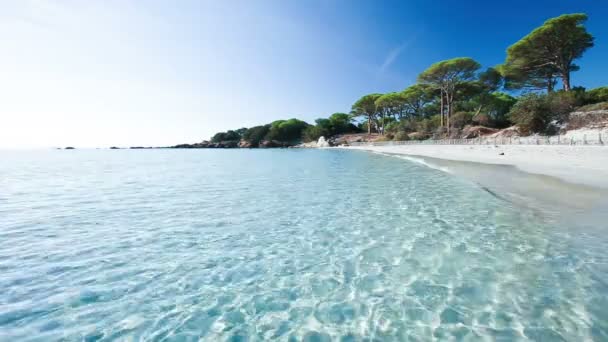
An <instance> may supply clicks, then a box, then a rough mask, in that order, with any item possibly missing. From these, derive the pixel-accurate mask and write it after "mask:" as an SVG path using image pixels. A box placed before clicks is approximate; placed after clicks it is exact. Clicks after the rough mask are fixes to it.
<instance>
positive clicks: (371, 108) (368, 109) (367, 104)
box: [351, 94, 382, 133]
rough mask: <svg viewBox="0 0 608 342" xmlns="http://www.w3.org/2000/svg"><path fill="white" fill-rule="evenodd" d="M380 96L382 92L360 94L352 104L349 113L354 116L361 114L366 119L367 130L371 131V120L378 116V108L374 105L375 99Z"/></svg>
mask: <svg viewBox="0 0 608 342" xmlns="http://www.w3.org/2000/svg"><path fill="white" fill-rule="evenodd" d="M380 96H382V94H368V95H364V96H362V97H361V98H360V99H359V100H357V102H355V104H353V106H352V108H351V109H352V111H351V114H352V115H353V116H354V117H357V116H363V117H365V118H366V119H367V131H368V133H371V130H372V121H373V120H374V119H375V118H376V116H378V108H377V107H376V100H377V99H378V98H379V97H380Z"/></svg>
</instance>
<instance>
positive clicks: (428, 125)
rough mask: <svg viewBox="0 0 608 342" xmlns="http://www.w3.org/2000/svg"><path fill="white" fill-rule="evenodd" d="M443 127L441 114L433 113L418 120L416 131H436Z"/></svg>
mask: <svg viewBox="0 0 608 342" xmlns="http://www.w3.org/2000/svg"><path fill="white" fill-rule="evenodd" d="M439 127H441V116H440V115H433V116H431V117H429V118H425V119H422V120H420V121H418V122H417V125H416V131H418V132H421V133H429V134H430V133H434V132H436V131H437V129H438V128H439Z"/></svg>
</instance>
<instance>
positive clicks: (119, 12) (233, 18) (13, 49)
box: [0, 0, 608, 147]
mask: <svg viewBox="0 0 608 342" xmlns="http://www.w3.org/2000/svg"><path fill="white" fill-rule="evenodd" d="M573 12H585V13H587V14H588V15H589V21H588V25H587V27H588V29H589V31H590V32H591V33H592V34H593V35H594V36H595V37H596V46H595V47H594V48H592V49H591V50H589V51H588V52H587V53H586V54H585V56H584V57H583V59H582V60H580V61H579V64H580V65H581V71H579V72H577V73H575V74H574V75H573V83H574V85H582V86H585V87H587V88H592V87H596V86H601V85H607V84H608V67H607V64H606V61H607V60H608V25H607V24H606V22H607V19H606V18H608V1H605V0H510V1H491V0H483V1H481V0H478V1H472V0H471V1H462V0H459V1H457V0H402V1H372V0H366V1H351V0H307V1H296V0H276V1H274V0H273V1H270V0H269V1H266V0H259V1H249V0H242V1H241V0H239V1H234V0H226V1H216V0H208V1H204V0H201V1H199V0H192V1H185V0H181V1H169V0H164V1H149V0H145V1H144V0H140V1H136V0H131V1H127V0H114V1H112V0H109V1H105V0H104V1H101V0H99V1H95V0H90V1H80V0H72V1H51V0H48V1H34V0H14V1H8V0H6V1H0V41H2V47H1V48H0V116H1V124H0V147H46V146H66V145H72V146H82V147H94V146H110V145H118V146H131V145H155V146H158V145H168V144H176V143H182V142H196V141H200V140H202V139H207V138H209V137H210V136H211V135H212V134H213V133H215V132H216V131H219V130H226V129H230V128H238V127H243V126H252V125H257V124H263V123H267V122H270V121H273V120H276V119H281V118H290V117H298V118H301V119H304V120H307V121H309V122H312V120H314V119H315V118H317V117H322V116H327V115H329V114H331V113H333V112H340V111H342V112H348V110H349V108H350V106H351V104H352V103H353V102H354V101H355V100H356V99H357V98H358V97H359V96H360V95H363V94H366V93H370V92H387V91H395V90H401V89H404V88H405V87H407V86H409V85H411V84H412V83H413V82H414V81H415V79H416V76H417V75H418V74H419V73H420V72H421V71H422V70H424V69H425V68H426V67H427V66H429V65H430V64H432V63H434V62H436V61H439V60H443V59H448V58H452V57H460V56H470V57H473V58H475V59H476V60H478V61H479V62H480V63H482V64H483V65H484V67H487V66H492V65H495V64H498V63H501V62H502V61H503V60H504V57H505V50H506V48H507V47H508V46H509V45H510V44H512V43H514V42H515V41H517V40H518V39H519V38H521V37H522V36H524V35H525V34H527V33H528V32H530V30H532V29H533V28H535V27H537V26H539V25H541V24H542V23H543V22H544V21H545V20H546V19H548V18H550V17H554V16H557V15H560V14H563V13H573Z"/></svg>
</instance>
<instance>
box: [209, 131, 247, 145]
mask: <svg viewBox="0 0 608 342" xmlns="http://www.w3.org/2000/svg"><path fill="white" fill-rule="evenodd" d="M239 140H241V135H240V134H239V133H238V132H236V131H227V132H219V133H215V135H214V136H213V137H212V138H211V141H212V142H214V143H218V142H222V141H239Z"/></svg>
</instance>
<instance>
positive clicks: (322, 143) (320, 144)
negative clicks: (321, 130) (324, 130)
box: [317, 137, 329, 147]
mask: <svg viewBox="0 0 608 342" xmlns="http://www.w3.org/2000/svg"><path fill="white" fill-rule="evenodd" d="M317 147H329V143H328V142H327V141H326V140H325V137H320V138H319V141H317Z"/></svg>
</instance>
